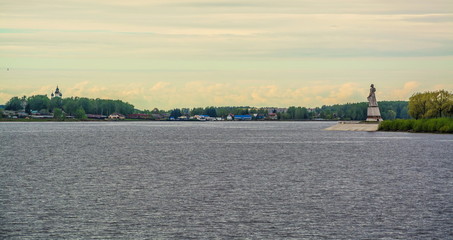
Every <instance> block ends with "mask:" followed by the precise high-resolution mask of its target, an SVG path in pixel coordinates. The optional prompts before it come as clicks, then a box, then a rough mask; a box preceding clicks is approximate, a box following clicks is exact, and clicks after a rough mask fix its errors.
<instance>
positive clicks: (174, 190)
mask: <svg viewBox="0 0 453 240" xmlns="http://www.w3.org/2000/svg"><path fill="white" fill-rule="evenodd" d="M332 124H333V123H312V122H233V123H231V122H214V123H211V122H204V123H200V122H197V123H190V122H185V123H178V122H132V123H128V122H118V123H104V122H102V123H101V122H95V123H0V141H1V146H0V151H1V155H0V159H1V160H0V163H1V169H0V238H2V239H3V238H4V239H213V238H220V239H230V238H231V239H282V238H285V239H452V238H453V231H452V229H453V179H452V170H453V163H452V160H453V135H434V134H408V133H381V132H374V133H372V132H332V131H322V129H323V128H326V127H328V126H330V125H332Z"/></svg>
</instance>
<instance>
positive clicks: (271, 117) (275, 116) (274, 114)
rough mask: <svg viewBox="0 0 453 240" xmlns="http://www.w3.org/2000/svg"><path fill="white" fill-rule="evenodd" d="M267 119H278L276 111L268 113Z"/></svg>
mask: <svg viewBox="0 0 453 240" xmlns="http://www.w3.org/2000/svg"><path fill="white" fill-rule="evenodd" d="M267 119H269V120H277V119H278V114H277V113H269V114H268V115H267Z"/></svg>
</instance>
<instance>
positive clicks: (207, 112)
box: [204, 107, 217, 117]
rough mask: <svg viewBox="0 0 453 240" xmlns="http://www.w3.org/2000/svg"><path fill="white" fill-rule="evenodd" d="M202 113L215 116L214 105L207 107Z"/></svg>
mask: <svg viewBox="0 0 453 240" xmlns="http://www.w3.org/2000/svg"><path fill="white" fill-rule="evenodd" d="M204 114H205V115H208V116H210V117H217V111H216V110H215V108H214V107H207V108H205V110H204Z"/></svg>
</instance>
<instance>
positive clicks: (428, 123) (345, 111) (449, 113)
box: [0, 90, 453, 133]
mask: <svg viewBox="0 0 453 240" xmlns="http://www.w3.org/2000/svg"><path fill="white" fill-rule="evenodd" d="M367 108H368V103H367V102H361V103H347V104H335V105H331V106H326V105H324V106H321V107H316V108H307V107H301V106H298V107H296V106H290V107H286V108H279V107H250V106H239V107H214V106H208V107H196V108H175V109H170V110H159V109H157V108H154V109H153V110H147V109H145V110H139V109H136V108H135V107H134V105H132V104H130V103H127V102H123V101H122V100H110V99H99V98H97V99H91V98H84V97H67V98H62V97H51V98H49V97H48V96H47V95H34V96H30V97H26V96H23V97H17V96H16V97H12V98H11V99H10V100H9V101H8V102H7V103H6V104H5V105H0V118H1V121H98V120H104V119H109V120H126V121H128V120H129V121H150V120H175V121H177V120H181V121H182V120H194V121H197V120H252V121H253V120H257V121H259V120H272V121H276V120H280V121H307V120H308V121H310V120H317V121H319V120H328V121H329V120H330V121H336V120H339V121H363V120H364V119H366V117H367ZM379 108H380V111H381V116H382V118H383V119H384V121H383V122H381V123H380V125H379V130H381V131H410V132H438V133H452V132H453V123H452V122H453V94H452V93H450V92H448V91H446V90H439V91H433V92H424V93H415V94H414V95H412V97H410V99H409V101H381V102H379Z"/></svg>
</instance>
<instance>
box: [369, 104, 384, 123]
mask: <svg viewBox="0 0 453 240" xmlns="http://www.w3.org/2000/svg"><path fill="white" fill-rule="evenodd" d="M366 121H367V122H376V121H377V122H380V121H383V119H382V117H381V112H380V111H379V107H378V106H372V107H368V112H367V118H366Z"/></svg>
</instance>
